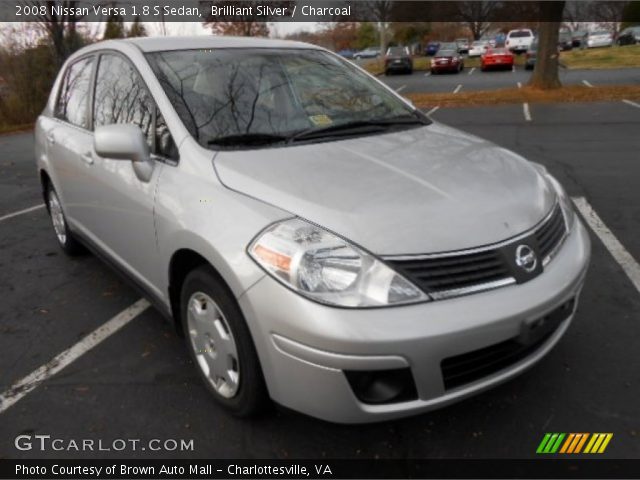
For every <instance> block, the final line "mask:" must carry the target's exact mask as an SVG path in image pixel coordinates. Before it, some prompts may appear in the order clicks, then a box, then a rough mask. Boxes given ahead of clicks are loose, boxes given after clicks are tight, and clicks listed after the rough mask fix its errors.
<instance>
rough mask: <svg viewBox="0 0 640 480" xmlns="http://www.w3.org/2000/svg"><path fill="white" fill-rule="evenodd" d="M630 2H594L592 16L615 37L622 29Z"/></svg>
mask: <svg viewBox="0 0 640 480" xmlns="http://www.w3.org/2000/svg"><path fill="white" fill-rule="evenodd" d="M628 3H629V2H609V1H606V2H594V3H593V4H592V5H591V9H592V17H593V19H594V20H595V21H596V22H598V24H599V25H600V26H601V27H602V28H605V29H606V30H608V31H610V32H611V33H612V34H613V35H614V37H615V36H616V35H618V32H619V31H620V23H621V22H622V17H623V15H624V9H625V7H626V6H627V4H628Z"/></svg>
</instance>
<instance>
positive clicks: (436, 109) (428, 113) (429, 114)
mask: <svg viewBox="0 0 640 480" xmlns="http://www.w3.org/2000/svg"><path fill="white" fill-rule="evenodd" d="M439 108H440V105H436V106H435V107H433V108H432V109H431V110H429V111H428V112H427V116H428V117H430V116H431V115H433V114H434V113H436V112H437V111H438V109H439Z"/></svg>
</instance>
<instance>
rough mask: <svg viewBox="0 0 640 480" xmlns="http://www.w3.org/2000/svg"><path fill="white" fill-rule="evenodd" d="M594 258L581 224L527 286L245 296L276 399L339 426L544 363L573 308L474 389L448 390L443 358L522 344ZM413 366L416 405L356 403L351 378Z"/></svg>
mask: <svg viewBox="0 0 640 480" xmlns="http://www.w3.org/2000/svg"><path fill="white" fill-rule="evenodd" d="M589 258H590V241H589V236H588V234H587V232H586V230H585V228H584V226H583V225H582V223H581V222H580V221H579V220H578V219H576V222H575V226H574V228H573V231H572V232H571V233H570V235H569V236H568V237H567V238H566V240H565V242H564V244H563V246H562V248H561V249H560V251H559V252H558V254H557V255H556V257H555V258H554V259H553V260H552V261H551V262H550V263H549V264H548V265H547V266H546V267H545V271H544V272H543V273H542V274H541V275H539V276H538V277H536V278H534V279H532V280H531V281H529V282H527V283H523V284H520V285H513V286H508V287H503V288H499V289H496V290H492V291H488V292H484V293H479V294H474V295H468V296H465V297H458V298H454V299H449V300H441V301H434V302H430V303H423V304H418V305H410V306H402V307H394V308H378V309H345V308H333V307H328V306H325V305H320V304H317V303H314V302H311V301H309V300H307V299H305V298H303V297H301V296H300V295H298V294H296V293H294V292H292V291H290V290H289V289H287V288H286V287H284V286H282V285H281V284H279V283H278V282H276V281H275V280H273V279H271V278H270V277H264V278H263V279H262V280H260V281H259V282H258V283H256V284H255V285H254V286H253V287H251V288H250V289H249V290H248V291H247V292H245V294H243V295H242V296H241V297H240V298H239V303H240V307H241V308H242V310H243V312H244V314H245V317H246V319H247V322H248V324H249V327H250V329H251V331H252V335H253V339H254V342H255V345H256V349H257V351H258V355H259V357H260V361H261V365H262V369H263V373H264V375H265V379H266V382H267V387H268V389H269V393H270V395H271V397H272V398H273V399H274V400H275V401H276V402H278V403H280V404H282V405H284V406H286V407H288V408H291V409H294V410H297V411H300V412H303V413H306V414H308V415H311V416H314V417H318V418H321V419H324V420H328V421H333V422H339V423H360V422H371V421H381V420H387V419H393V418H398V417H402V416H407V415H411V414H416V413H419V412H424V411H428V410H432V409H435V408H438V407H441V406H444V405H447V404H449V403H452V402H455V401H458V400H461V399H463V398H465V397H468V396H470V395H472V394H474V393H477V392H479V391H482V390H485V389H487V388H489V387H492V386H494V385H496V384H498V383H501V382H503V381H505V380H508V379H509V378H512V377H514V376H516V375H518V374H519V373H521V372H523V371H524V370H525V369H527V368H528V367H530V366H532V365H533V364H534V363H536V362H537V361H538V360H540V359H541V358H542V357H543V356H544V355H545V354H546V353H547V352H549V350H550V349H551V348H552V347H553V346H554V345H555V344H556V343H557V342H558V341H559V339H560V338H561V337H562V335H563V334H564V332H565V331H566V330H567V328H568V327H569V324H570V322H571V320H572V318H573V313H574V311H575V310H573V311H571V312H569V315H568V316H567V317H566V319H564V320H563V321H562V322H561V323H560V324H559V325H558V327H557V328H556V329H555V330H554V331H553V333H551V334H550V335H549V336H548V337H546V338H545V339H544V341H543V342H542V343H541V344H539V345H538V346H537V347H536V348H535V350H533V351H530V352H528V354H527V356H526V357H524V358H520V359H519V360H518V361H517V362H515V363H513V364H510V365H508V366H506V367H505V368H503V369H501V370H499V371H497V372H493V373H491V374H489V375H487V376H484V377H482V378H479V379H477V380H475V381H472V382H470V383H467V384H464V385H460V386H456V387H455V388H445V381H444V379H443V370H442V368H441V365H442V361H443V360H444V359H447V358H450V357H452V356H458V355H462V354H465V353H467V352H471V351H476V350H478V349H483V348H485V347H488V346H491V345H495V344H498V343H500V342H505V341H507V340H509V339H513V338H517V337H518V336H519V335H520V334H521V333H522V331H523V325H524V324H529V323H532V322H535V321H537V320H538V319H540V318H542V317H543V316H545V315H547V314H548V313H549V312H551V311H552V310H555V309H556V308H557V307H558V306H560V305H563V304H565V303H567V302H568V301H570V300H571V299H576V300H577V297H578V295H579V293H580V290H581V288H582V285H583V282H584V277H585V274H586V270H587V266H588V263H589ZM395 369H405V370H406V369H410V372H411V376H412V378H413V381H414V382H415V388H416V392H417V398H415V399H412V400H408V401H400V402H396V403H387V404H369V403H364V402H362V401H360V400H359V399H358V397H357V396H356V394H355V393H354V390H353V389H352V387H351V384H350V383H349V381H348V380H347V376H346V375H345V371H356V372H357V371H377V370H395Z"/></svg>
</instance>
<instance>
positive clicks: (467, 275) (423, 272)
mask: <svg viewBox="0 0 640 480" xmlns="http://www.w3.org/2000/svg"><path fill="white" fill-rule="evenodd" d="M391 263H392V265H393V266H394V267H395V268H396V269H398V270H399V271H400V273H402V274H403V275H405V276H406V277H407V278H409V279H411V280H412V281H413V282H414V283H415V284H416V285H417V286H418V287H420V288H421V289H423V290H424V291H425V292H431V293H435V292H444V291H449V290H460V289H464V288H470V287H473V286H474V285H478V284H484V283H489V282H495V281H498V280H504V279H506V278H509V277H510V276H511V274H510V272H509V269H508V268H507V264H506V262H505V261H504V259H503V258H502V256H501V255H500V253H499V252H498V251H497V250H485V251H482V252H478V253H471V254H464V255H452V256H447V257H435V258H425V259H421V260H413V261H412V260H406V261H399V262H391Z"/></svg>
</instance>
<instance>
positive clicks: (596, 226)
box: [572, 197, 640, 292]
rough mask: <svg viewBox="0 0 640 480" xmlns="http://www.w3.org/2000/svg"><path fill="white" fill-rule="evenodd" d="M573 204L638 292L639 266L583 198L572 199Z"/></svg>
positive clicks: (639, 287)
mask: <svg viewBox="0 0 640 480" xmlns="http://www.w3.org/2000/svg"><path fill="white" fill-rule="evenodd" d="M572 200H573V203H575V204H576V207H578V210H580V213H581V214H582V216H583V217H584V219H585V220H586V221H587V223H588V224H589V226H590V227H591V229H592V230H593V231H594V232H595V234H596V235H597V236H598V238H600V240H601V241H602V243H604V246H605V247H607V250H609V252H610V253H611V255H613V258H614V259H615V260H616V262H618V264H619V265H620V266H621V267H622V270H624V273H626V274H627V277H629V280H631V283H633V286H634V287H636V290H638V292H640V265H639V264H638V262H637V261H636V260H635V258H633V257H632V256H631V254H630V253H629V252H628V251H627V249H626V248H624V246H623V245H622V244H621V243H620V241H619V240H618V239H617V238H616V236H615V235H614V234H613V233H612V232H611V230H609V228H607V226H606V225H605V224H604V222H603V221H602V219H601V218H600V217H599V216H598V214H597V213H596V212H595V210H594V209H593V207H592V206H591V205H590V204H589V202H587V200H586V199H585V198H584V197H575V198H572Z"/></svg>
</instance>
